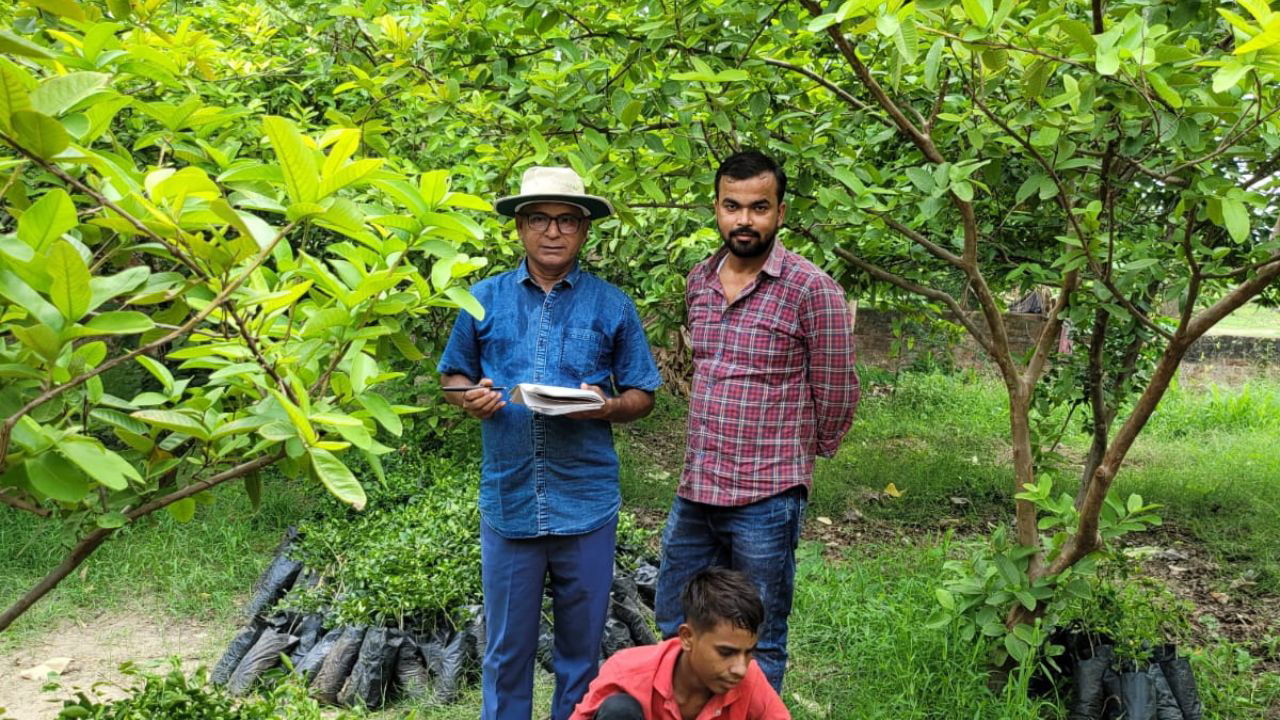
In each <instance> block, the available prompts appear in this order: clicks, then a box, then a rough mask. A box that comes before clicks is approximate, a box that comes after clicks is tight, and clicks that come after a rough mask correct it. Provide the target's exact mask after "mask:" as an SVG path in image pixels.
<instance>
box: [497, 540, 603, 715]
mask: <svg viewBox="0 0 1280 720" xmlns="http://www.w3.org/2000/svg"><path fill="white" fill-rule="evenodd" d="M617 528H618V521H617V518H616V517H615V518H614V519H613V520H610V521H609V522H608V523H606V524H605V525H604V526H603V527H600V528H598V529H596V530H593V531H591V532H589V533H586V534H585V535H567V536H546V537H540V538H532V539H527V540H510V539H507V538H504V537H502V536H501V535H499V534H497V533H496V532H494V531H493V529H492V528H490V527H489V526H488V525H487V524H485V523H484V522H483V521H482V522H481V523H480V558H481V574H482V581H483V584H484V615H485V629H486V631H487V637H488V648H487V649H486V650H485V654H484V663H483V679H482V681H481V685H482V690H483V701H482V702H483V704H482V705H481V708H480V717H481V718H482V719H483V720H530V718H531V717H532V716H533V665H534V656H535V653H536V652H537V646H538V620H539V615H540V613H541V611H542V595H543V588H544V587H546V584H547V577H548V575H550V578H551V581H550V587H551V598H552V609H553V612H554V628H555V649H554V651H553V653H552V658H553V664H554V665H555V675H556V689H555V695H554V696H553V698H552V701H551V720H568V718H569V716H570V715H572V714H573V706H574V705H577V704H578V702H579V701H580V700H582V697H583V695H585V694H586V692H587V686H588V685H590V684H591V681H592V680H594V679H595V677H596V673H597V671H598V670H599V667H598V662H599V659H600V639H601V636H602V635H603V634H604V623H605V618H606V617H607V615H608V612H609V590H610V588H611V587H612V585H613V554H614V544H615V541H616V533H617Z"/></svg>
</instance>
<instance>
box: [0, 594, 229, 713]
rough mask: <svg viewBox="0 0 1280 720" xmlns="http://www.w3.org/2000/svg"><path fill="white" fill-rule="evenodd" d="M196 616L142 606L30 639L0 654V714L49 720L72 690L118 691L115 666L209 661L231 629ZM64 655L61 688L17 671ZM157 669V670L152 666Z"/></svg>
mask: <svg viewBox="0 0 1280 720" xmlns="http://www.w3.org/2000/svg"><path fill="white" fill-rule="evenodd" d="M222 625H223V624H222V623H217V622H213V621H211V620H202V619H197V618H173V617H170V616H168V615H166V614H165V613H162V612H155V611H147V610H144V609H138V608H134V609H130V610H112V611H107V612H103V613H101V614H99V615H97V616H94V617H87V618H80V619H78V620H77V621H74V622H67V623H65V624H63V625H62V626H61V627H58V628H55V629H53V630H50V631H49V632H47V633H44V634H43V635H40V636H37V637H34V638H33V639H32V640H31V641H30V642H25V643H23V645H22V647H19V648H17V649H14V650H11V651H6V652H3V653H0V708H4V709H5V712H2V713H0V717H3V718H5V720H9V719H10V718H12V719H13V720H49V719H50V718H55V717H57V715H58V711H59V710H60V709H61V708H62V699H63V698H68V697H73V696H74V695H75V693H76V691H84V692H85V693H86V694H88V693H90V691H91V690H96V692H97V693H98V695H99V696H101V697H103V698H119V697H122V696H123V695H124V692H123V690H122V689H121V687H129V685H130V682H129V680H130V678H128V677H126V676H124V675H122V674H121V673H120V664H121V663H124V662H126V661H131V662H133V663H135V664H137V665H141V666H144V667H145V666H146V665H148V664H150V663H156V664H158V665H159V666H161V668H162V667H163V666H164V664H165V663H167V662H168V659H169V658H171V657H174V656H176V657H178V658H180V659H181V661H182V666H183V668H184V669H186V670H192V669H194V668H195V667H196V666H197V665H200V664H205V665H210V664H212V663H213V662H214V661H215V660H216V654H217V652H218V649H219V647H220V646H221V645H222V644H223V642H224V641H225V640H226V638H227V636H228V634H229V632H230V631H232V630H234V628H226V627H223V626H222ZM56 657H65V658H70V659H71V664H70V665H69V666H67V669H66V670H65V671H64V672H63V673H62V675H61V676H60V677H59V678H58V679H57V682H58V683H59V685H61V689H59V690H57V691H54V692H45V691H44V690H43V687H44V685H45V682H44V681H42V680H28V679H26V678H23V677H21V676H20V674H21V673H22V671H24V670H27V669H28V668H32V667H34V666H36V665H39V664H41V663H43V662H44V661H46V660H49V659H50V658H56ZM158 669H160V668H158Z"/></svg>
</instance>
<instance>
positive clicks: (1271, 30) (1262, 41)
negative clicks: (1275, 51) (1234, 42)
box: [1234, 19, 1280, 55]
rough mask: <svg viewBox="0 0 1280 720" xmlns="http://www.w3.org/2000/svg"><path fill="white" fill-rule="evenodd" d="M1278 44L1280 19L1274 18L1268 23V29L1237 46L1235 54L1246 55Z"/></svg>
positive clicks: (1279, 40)
mask: <svg viewBox="0 0 1280 720" xmlns="http://www.w3.org/2000/svg"><path fill="white" fill-rule="evenodd" d="M1277 44H1280V21H1276V20H1274V19H1272V20H1271V21H1269V22H1268V23H1267V28H1266V30H1264V31H1262V32H1260V33H1258V34H1257V35H1254V36H1253V39H1252V40H1250V41H1249V42H1247V43H1245V44H1243V45H1241V46H1239V47H1237V48H1236V49H1235V51H1234V54H1236V55H1245V54H1248V53H1251V52H1256V51H1258V50H1267V49H1269V48H1272V47H1274V46H1275V45H1277Z"/></svg>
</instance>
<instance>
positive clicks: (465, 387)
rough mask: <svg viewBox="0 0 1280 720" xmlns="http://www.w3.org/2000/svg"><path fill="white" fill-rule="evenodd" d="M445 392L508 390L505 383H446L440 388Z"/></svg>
mask: <svg viewBox="0 0 1280 720" xmlns="http://www.w3.org/2000/svg"><path fill="white" fill-rule="evenodd" d="M440 389H441V390H443V391H445V392H466V391H468V390H506V389H507V388H506V387H505V386H503V385H445V386H444V387H442V388H440Z"/></svg>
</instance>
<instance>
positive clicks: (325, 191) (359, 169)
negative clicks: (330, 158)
mask: <svg viewBox="0 0 1280 720" xmlns="http://www.w3.org/2000/svg"><path fill="white" fill-rule="evenodd" d="M380 167H382V158H365V159H363V160H356V161H355V162H353V163H351V164H349V165H345V166H343V167H341V168H339V169H338V170H336V171H334V173H333V174H332V175H329V176H327V177H325V178H324V180H323V182H321V184H320V197H328V196H329V195H332V194H333V193H335V192H337V191H338V190H341V189H342V188H344V187H347V186H348V185H354V184H357V183H359V182H361V181H363V180H367V179H368V178H369V176H370V175H372V174H373V173H374V172H375V171H376V170H377V169H378V168H380Z"/></svg>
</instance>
